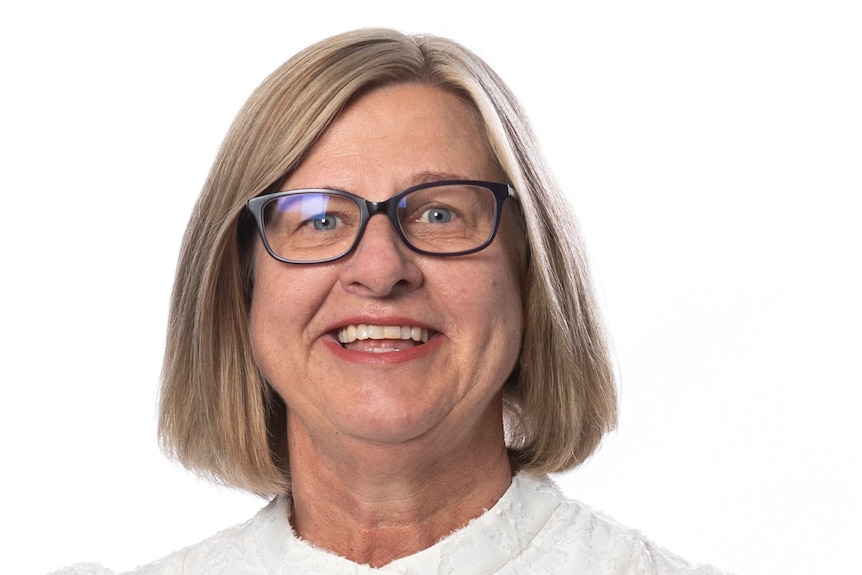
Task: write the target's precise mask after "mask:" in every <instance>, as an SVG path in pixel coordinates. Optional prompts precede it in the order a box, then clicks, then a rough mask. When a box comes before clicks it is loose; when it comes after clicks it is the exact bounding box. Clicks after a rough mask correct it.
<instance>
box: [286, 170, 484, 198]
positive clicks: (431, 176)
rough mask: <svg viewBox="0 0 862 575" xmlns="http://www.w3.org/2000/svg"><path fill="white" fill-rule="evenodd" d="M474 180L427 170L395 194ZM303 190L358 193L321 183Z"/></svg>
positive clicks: (416, 174)
mask: <svg viewBox="0 0 862 575" xmlns="http://www.w3.org/2000/svg"><path fill="white" fill-rule="evenodd" d="M472 179H475V178H467V177H464V176H463V175H460V176H459V175H457V174H451V173H449V172H432V171H427V170H425V171H421V172H416V173H415V174H412V175H410V177H409V178H407V180H405V182H404V183H405V184H406V185H404V186H402V187H401V188H399V189H398V190H395V193H397V192H400V191H402V190H406V189H407V188H412V187H413V186H418V185H420V184H430V183H432V182H441V181H444V180H472ZM301 189H315V190H333V191H336V192H347V193H352V194H355V193H357V192H356V190H348V189H346V188H344V187H343V186H334V185H331V184H326V183H321V184H319V185H316V186H304V187H303V188H301ZM281 191H285V192H286V191H290V190H289V189H284V190H281Z"/></svg>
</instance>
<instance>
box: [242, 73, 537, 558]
mask: <svg viewBox="0 0 862 575" xmlns="http://www.w3.org/2000/svg"><path fill="white" fill-rule="evenodd" d="M450 178H459V179H476V180H490V181H499V180H500V175H499V173H498V170H497V169H496V168H495V165H494V162H493V161H492V160H491V157H490V154H489V153H488V151H487V146H486V144H485V142H484V139H483V137H482V135H481V132H480V130H479V127H478V125H477V121H476V118H475V113H474V112H473V111H472V110H471V108H470V107H469V106H468V105H467V104H466V103H464V102H463V101H462V100H461V99H460V98H458V97H457V96H455V95H453V94H451V93H449V92H447V91H443V90H441V89H438V88H433V87H429V86H424V85H412V84H408V85H397V86H391V87H386V88H379V89H376V90H374V91H371V92H369V93H368V94H365V95H364V96H362V97H361V98H359V99H358V100H356V101H355V102H354V103H352V104H351V105H350V106H349V107H348V108H346V109H345V110H344V111H343V112H342V114H341V115H340V116H339V118H338V119H337V120H336V121H335V122H334V123H333V124H332V126H331V127H330V128H329V129H328V130H327V132H326V133H325V134H324V135H323V137H322V139H321V140H320V141H319V142H318V143H317V144H316V145H315V147H314V148H312V150H311V152H310V154H309V155H308V156H307V157H306V159H305V160H304V161H303V163H302V164H301V165H300V166H299V168H298V169H297V170H296V171H295V172H294V173H293V174H292V175H291V176H290V177H289V178H288V180H287V181H286V182H285V184H284V186H283V189H296V188H304V187H313V188H332V189H341V190H347V191H350V192H353V193H356V194H358V195H360V196H362V197H364V198H366V199H369V200H375V201H380V200H384V199H387V198H389V197H391V196H392V195H394V194H395V193H397V192H398V191H400V190H402V189H404V188H407V187H409V186H412V185H415V184H419V183H423V182H428V181H436V180H440V179H450ZM508 217H509V216H508V215H507V216H506V217H504V220H503V222H502V224H501V225H502V228H501V230H500V231H499V232H498V235H497V237H496V239H495V240H494V242H493V243H492V244H491V245H490V246H489V247H488V248H486V249H484V250H482V251H480V252H478V253H476V254H470V255H467V256H459V257H448V258H447V257H439V256H438V257H435V256H423V255H420V254H417V253H415V252H413V251H411V250H410V249H409V248H408V247H407V246H405V245H404V244H403V243H402V242H401V240H400V238H399V237H398V236H397V234H396V232H395V230H394V229H393V228H392V225H391V223H390V222H389V221H388V220H387V219H386V218H385V217H379V216H375V217H373V218H371V220H370V221H369V223H368V226H367V228H366V231H365V235H364V236H363V238H362V241H361V242H360V244H359V246H358V247H357V249H356V250H355V251H354V252H352V253H351V254H350V255H348V256H347V257H345V258H342V259H340V260H337V261H335V262H329V263H325V264H314V265H290V264H284V263H280V262H278V261H276V260H275V259H273V258H271V257H270V256H269V255H268V254H267V253H266V251H265V250H264V248H263V246H262V245H261V244H260V242H258V245H257V247H256V248H255V249H256V252H255V262H256V264H255V266H256V267H255V291H254V298H253V303H252V309H251V336H252V345H253V349H254V353H255V357H256V359H257V361H258V364H259V366H260V368H261V370H262V371H263V374H264V375H265V377H266V378H267V380H268V381H269V382H270V383H271V384H272V385H273V387H274V388H275V390H276V391H277V392H278V393H279V394H280V395H281V397H282V398H283V399H284V401H285V404H286V405H287V409H288V418H287V419H288V438H289V439H288V445H289V450H290V468H291V481H292V487H293V491H292V495H293V500H294V508H293V511H292V516H291V521H292V523H293V526H294V529H295V530H296V531H297V533H298V535H299V536H301V537H303V538H304V539H306V540H307V541H309V542H311V543H312V544H314V545H317V546H318V547H322V548H324V549H327V550H329V551H332V552H334V553H337V554H339V555H342V556H344V557H346V558H348V559H350V560H353V561H355V562H358V563H368V564H370V565H372V566H382V565H385V564H386V563H389V562H391V561H393V560H395V559H397V558H399V557H404V556H406V555H409V554H412V553H415V552H417V551H419V550H422V549H424V548H427V547H429V546H430V545H433V544H434V543H435V542H436V541H438V540H439V539H441V538H442V537H444V536H446V535H447V534H449V533H451V532H452V531H453V530H455V529H457V528H459V527H462V526H463V525H465V524H466V523H467V522H469V520H470V519H472V518H474V517H477V516H479V515H480V514H481V513H482V512H483V510H484V509H488V508H489V507H491V506H493V504H494V503H495V502H496V501H497V500H498V499H499V498H500V496H501V495H502V494H503V493H504V492H505V490H506V489H507V488H508V486H509V484H510V482H511V475H512V469H511V466H510V463H509V460H508V457H507V454H506V449H505V443H504V435H503V417H502V413H503V410H502V392H501V388H502V386H503V383H504V382H505V380H506V378H507V377H508V375H509V374H510V373H511V371H512V369H513V367H514V365H515V362H516V361H517V357H518V353H519V350H520V345H521V332H522V321H523V319H522V311H521V303H520V293H519V288H518V285H519V283H518V277H517V271H516V270H517V266H516V260H515V250H514V247H513V245H512V242H511V239H510V237H509V234H508V233H507V230H508V229H509V227H510V222H509V221H508ZM351 323H352V324H356V323H370V324H378V325H405V324H406V325H417V326H421V327H425V328H428V329H431V330H432V336H431V338H430V339H429V341H428V343H426V344H424V345H421V346H416V347H414V346H413V345H412V344H406V347H407V349H403V350H402V351H394V352H391V353H382V354H380V353H370V352H368V348H369V347H373V346H377V347H379V346H387V345H389V346H393V347H398V348H404V347H405V344H404V343H403V342H397V343H395V342H388V343H387V342H374V343H366V344H363V345H357V346H355V347H357V349H355V350H353V351H347V350H344V349H343V348H342V347H341V346H340V345H339V344H338V343H337V342H336V340H335V339H334V334H335V331H336V330H337V329H338V328H341V327H343V326H345V325H346V324H351ZM363 346H364V347H363ZM478 478H481V480H477V479H478Z"/></svg>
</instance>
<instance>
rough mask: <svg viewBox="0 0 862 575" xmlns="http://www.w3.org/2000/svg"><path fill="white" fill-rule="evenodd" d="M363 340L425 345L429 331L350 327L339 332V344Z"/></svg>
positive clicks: (401, 327)
mask: <svg viewBox="0 0 862 575" xmlns="http://www.w3.org/2000/svg"><path fill="white" fill-rule="evenodd" d="M363 339H409V340H413V341H419V342H422V343H425V342H426V341H428V330H427V329H423V328H421V327H415V326H410V325H368V324H364V323H360V324H358V325H353V324H351V325H348V326H347V327H343V328H341V329H340V330H338V341H339V343H353V342H354V341H356V340H363Z"/></svg>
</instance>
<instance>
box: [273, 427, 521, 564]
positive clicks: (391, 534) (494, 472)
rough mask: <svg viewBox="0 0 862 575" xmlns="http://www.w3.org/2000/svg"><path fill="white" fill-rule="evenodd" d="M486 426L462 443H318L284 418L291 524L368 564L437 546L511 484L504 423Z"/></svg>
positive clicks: (312, 540)
mask: <svg viewBox="0 0 862 575" xmlns="http://www.w3.org/2000/svg"><path fill="white" fill-rule="evenodd" d="M288 420H289V422H290V421H291V420H290V418H288ZM485 427H486V428H487V430H486V431H483V432H482V433H478V434H477V435H473V436H472V437H473V440H472V441H469V442H465V443H464V444H459V443H458V442H453V441H448V442H446V441H441V438H439V437H428V438H423V440H416V441H413V442H408V443H406V444H400V445H397V446H387V445H371V444H365V443H363V442H355V441H353V442H351V441H350V440H342V441H341V442H340V443H341V444H340V445H339V446H338V448H337V449H332V445H329V446H328V448H326V449H321V448H320V446H319V445H316V444H315V442H313V441H311V439H310V436H309V435H308V434H307V433H303V431H304V430H303V429H302V428H301V426H300V425H299V424H297V423H295V422H294V423H289V437H290V454H291V456H290V462H291V463H290V470H291V486H292V496H293V511H292V516H291V522H292V524H293V527H294V529H295V530H296V532H297V534H298V535H299V536H300V537H302V538H303V539H305V540H306V541H308V542H309V543H312V544H313V545H316V546H317V547H321V548H323V549H326V550H328V551H331V552H333V553H336V554H338V555H341V556H343V557H345V558H347V559H349V560H351V561H354V562H356V563H360V564H368V565H371V566H372V567H380V566H383V565H385V564H387V563H390V562H391V561H394V560H395V559H398V558H400V557H405V556H407V555H411V554H413V553H416V552H418V551H421V550H423V549H426V548H428V547H430V546H432V545H434V544H435V543H436V542H437V541H439V540H440V539H442V538H443V537H445V536H446V535H448V534H450V533H452V532H453V531H455V530H457V529H459V528H460V527H463V526H464V525H466V524H467V523H468V522H469V521H470V520H471V519H474V518H476V517H478V516H479V515H481V514H482V513H483V512H484V511H485V510H487V509H489V508H491V507H492V506H493V505H494V504H495V503H496V502H497V501H498V500H499V499H500V497H501V496H502V495H503V493H505V491H506V489H508V487H509V484H510V483H511V479H512V468H511V465H510V462H509V458H508V454H507V451H506V447H505V442H504V436H503V429H502V422H499V425H494V426H493V427H490V426H485ZM431 435H433V434H431Z"/></svg>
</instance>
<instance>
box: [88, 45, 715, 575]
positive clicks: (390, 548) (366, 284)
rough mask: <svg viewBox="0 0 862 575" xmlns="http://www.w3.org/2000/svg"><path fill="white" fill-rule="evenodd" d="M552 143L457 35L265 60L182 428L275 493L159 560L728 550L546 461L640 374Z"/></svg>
mask: <svg viewBox="0 0 862 575" xmlns="http://www.w3.org/2000/svg"><path fill="white" fill-rule="evenodd" d="M537 150H538V146H537V144H536V142H535V139H534V137H533V135H532V132H531V130H530V128H529V126H528V125H527V123H526V120H525V115H524V113H523V112H522V111H521V109H520V107H519V105H518V104H517V102H516V100H515V99H514V97H513V96H512V95H511V94H510V93H509V91H508V89H507V88H506V87H505V85H504V84H503V83H502V81H501V80H500V79H499V78H498V77H497V76H496V75H495V74H494V72H493V71H491V70H490V69H489V68H488V67H487V66H486V65H485V64H484V63H483V62H482V61H481V60H480V59H478V58H477V57H476V56H475V55H473V54H472V53H470V52H468V51H467V50H465V49H464V48H462V47H460V46H459V45H457V44H455V43H453V42H451V41H447V40H442V39H439V38H434V37H426V36H419V37H410V36H404V35H402V34H399V33H396V32H393V31H388V30H363V31H358V32H353V33H348V34H344V35H340V36H337V37H334V38H330V39H328V40H325V41H323V42H321V43H319V44H317V45H314V46H312V47H310V48H308V49H306V50H305V51H303V52H301V53H300V54H298V55H296V56H295V57H294V58H292V59H291V60H289V61H288V62H287V63H285V64H284V65H283V66H282V67H280V68H279V69H278V70H276V71H275V72H274V73H273V74H272V75H271V76H270V77H269V78H267V79H266V80H265V81H264V83H263V84H262V85H261V86H260V87H259V88H258V89H257V90H256V91H255V92H254V94H252V96H251V98H250V99H249V101H248V102H247V103H246V105H245V106H244V108H243V109H242V110H241V112H240V113H239V116H238V117H237V119H236V120H235V122H234V124H233V126H232V127H231V129H230V131H229V133H228V135H227V137H226V139H225V142H224V144H223V146H222V149H221V151H220V152H219V155H218V157H217V159H216V161H215V164H214V166H213V168H212V171H211V173H210V176H209V178H208V180H207V183H206V185H205V187H204V190H203V192H202V194H201V196H200V198H199V201H198V203H197V205H196V207H195V210H194V213H193V215H192V218H191V221H190V223H189V227H188V229H187V233H186V236H185V239H184V244H183V248H182V253H181V256H180V262H179V266H178V272H177V279H176V284H175V288H174V295H173V300H172V306H171V315H170V326H169V333H168V342H167V351H166V357H165V364H164V374H163V389H162V396H161V412H160V431H161V439H162V443H163V447H164V449H165V450H166V452H167V453H169V454H171V455H172V456H173V457H175V458H176V459H178V460H179V461H181V462H182V463H183V464H184V465H186V466H187V467H188V468H190V469H192V470H194V471H196V472H197V473H199V474H202V475H205V476H208V477H210V478H212V479H214V480H215V481H218V482H221V483H224V484H227V485H231V486H234V487H239V488H242V489H246V490H250V491H252V492H255V493H258V494H260V495H262V496H267V497H273V496H274V499H273V501H272V502H271V503H270V505H268V506H267V507H266V508H265V509H263V510H262V511H261V512H260V513H259V514H258V515H257V516H256V517H255V518H254V519H252V520H250V521H249V522H247V523H245V524H243V525H241V526H238V527H235V528H233V529H230V530H228V531H225V532H223V533H220V534H219V535H216V536H215V537H213V538H211V539H209V540H207V541H204V542H202V543H200V544H198V545H195V546H193V547H190V548H188V549H185V550H182V551H179V552H177V553H175V554H173V555H170V556H168V557H167V558H165V559H162V560H160V561H157V562H156V563H153V564H151V565H149V566H146V567H143V568H141V569H140V570H138V571H135V573H136V574H138V575H144V574H179V573H184V574H191V573H249V574H250V573H255V574H256V573H261V574H262V573H321V572H332V573H372V572H378V571H379V572H383V573H437V572H440V573H492V572H500V573H713V572H715V571H713V570H711V569H709V568H692V567H689V566H688V565H687V564H686V563H685V562H684V561H682V560H680V559H678V558H675V557H673V556H672V555H669V554H667V553H666V552H664V551H662V550H661V549H660V548H658V547H656V546H654V545H653V544H651V543H650V542H648V541H646V540H645V539H644V538H642V537H641V536H640V535H639V534H637V533H636V532H634V531H632V530H629V529H626V528H623V527H621V526H619V525H617V524H615V523H613V522H612V521H609V520H608V519H605V518H603V517H602V516H601V515H598V514H596V513H594V512H592V511H591V510H589V509H588V508H586V507H584V506H582V505H580V504H578V503H575V502H572V501H568V500H566V499H564V498H563V497H562V495H561V494H560V493H559V491H558V490H557V489H556V488H555V487H554V486H553V484H552V483H551V482H550V481H549V480H548V479H547V478H546V474H547V473H551V472H561V471H565V470H569V469H572V468H574V467H576V466H577V465H579V464H580V463H582V462H583V461H584V460H585V459H586V458H587V457H589V455H590V454H591V453H592V452H593V451H594V449H595V448H596V446H597V445H598V443H599V441H600V440H601V437H602V436H603V434H604V433H605V432H607V431H608V430H610V429H611V428H613V426H614V425H615V419H616V397H615V392H614V382H613V374H612V369H611V366H610V363H609V357H608V351H607V345H606V343H605V338H604V335H603V332H602V327H601V323H600V321H599V319H598V316H597V312H596V306H595V303H594V301H593V296H592V293H591V289H590V285H589V279H588V275H587V271H586V269H587V267H586V262H585V258H584V254H583V251H582V248H581V246H580V242H579V239H578V237H577V233H576V226H575V223H574V220H573V218H572V216H571V215H570V213H569V211H568V208H567V206H566V203H565V201H564V199H563V196H562V194H561V193H560V191H559V190H558V189H557V188H556V187H555V185H554V183H553V181H552V179H551V177H550V175H549V173H548V171H547V169H546V168H545V167H544V165H543V163H542V160H541V158H540V156H539V153H538V151H537ZM377 216H381V217H377ZM80 569H84V568H80ZM93 572H101V571H93Z"/></svg>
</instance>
